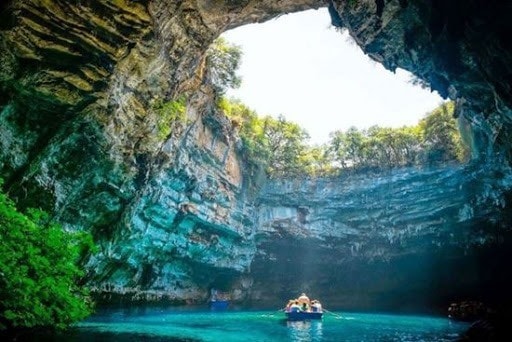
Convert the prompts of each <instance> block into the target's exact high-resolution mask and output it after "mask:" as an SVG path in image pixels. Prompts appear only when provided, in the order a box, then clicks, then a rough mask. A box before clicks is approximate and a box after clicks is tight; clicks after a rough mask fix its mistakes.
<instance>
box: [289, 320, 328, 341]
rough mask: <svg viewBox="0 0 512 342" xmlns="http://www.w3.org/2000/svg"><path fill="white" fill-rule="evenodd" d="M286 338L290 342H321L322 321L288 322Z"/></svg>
mask: <svg viewBox="0 0 512 342" xmlns="http://www.w3.org/2000/svg"><path fill="white" fill-rule="evenodd" d="M286 327H287V328H288V336H289V337H290V341H294V342H302V341H308V342H310V341H321V340H322V321H320V320H314V321H288V322H286Z"/></svg>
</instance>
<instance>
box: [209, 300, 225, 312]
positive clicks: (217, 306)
mask: <svg viewBox="0 0 512 342" xmlns="http://www.w3.org/2000/svg"><path fill="white" fill-rule="evenodd" d="M228 306H229V301H228V300H210V309H212V310H223V309H227V308H228Z"/></svg>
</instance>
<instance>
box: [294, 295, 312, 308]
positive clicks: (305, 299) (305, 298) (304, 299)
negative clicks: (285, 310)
mask: <svg viewBox="0 0 512 342" xmlns="http://www.w3.org/2000/svg"><path fill="white" fill-rule="evenodd" d="M297 300H298V301H299V305H303V304H304V303H306V305H307V306H309V305H310V304H311V303H310V301H309V298H308V296H306V294H305V293H302V294H301V295H300V297H299V298H298V299H297Z"/></svg>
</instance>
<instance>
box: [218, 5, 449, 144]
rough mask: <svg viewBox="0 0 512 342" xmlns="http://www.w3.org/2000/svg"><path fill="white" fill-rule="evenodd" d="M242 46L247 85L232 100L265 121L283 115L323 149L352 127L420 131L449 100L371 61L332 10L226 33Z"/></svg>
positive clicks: (401, 72)
mask: <svg viewBox="0 0 512 342" xmlns="http://www.w3.org/2000/svg"><path fill="white" fill-rule="evenodd" d="M223 37H224V38H226V39H227V40H228V41H229V42H231V43H234V44H237V45H239V46H241V48H242V50H243V57H242V64H241V67H240V70H239V74H240V75H241V76H242V85H241V87H240V88H239V89H236V90H230V91H229V92H228V93H227V95H228V96H232V97H236V98H238V99H240V100H242V102H243V103H245V104H246V105H247V106H249V107H250V108H252V109H254V110H256V112H257V113H258V114H259V115H262V116H263V115H272V116H275V117H277V116H278V115H280V114H282V115H284V117H285V118H286V119H287V120H290V121H293V122H296V123H298V124H299V125H300V126H302V127H303V128H305V129H306V130H307V131H308V133H309V134H310V136H311V140H310V142H311V143H312V144H321V143H325V142H327V141H328V139H329V133H330V132H332V131H335V130H340V129H341V130H346V129H348V128H349V127H351V126H355V127H358V128H368V127H370V126H373V125H379V126H383V127H384V126H385V127H401V126H404V125H415V124H416V123H417V122H418V121H419V120H420V119H421V118H422V117H424V116H425V114H426V113H428V112H429V111H431V110H433V109H434V108H436V107H437V106H438V105H439V104H440V103H442V101H443V99H442V98H441V97H440V96H439V95H438V94H437V93H436V92H434V93H432V92H430V90H428V89H422V88H420V87H419V86H414V85H412V84H410V82H409V80H410V78H411V74H410V73H408V72H406V71H404V70H400V69H399V70H397V72H396V73H393V72H391V71H388V70H386V69H384V67H383V66H381V65H380V64H378V63H376V62H374V61H372V60H371V59H370V58H369V57H368V56H366V55H365V54H364V53H363V52H362V50H361V49H360V48H359V47H358V46H357V45H356V44H355V42H353V41H351V39H350V37H349V36H348V35H347V34H346V33H341V32H339V31H336V30H335V29H334V28H333V27H332V26H331V25H330V17H329V14H328V12H327V9H325V8H324V9H320V10H309V11H305V12H300V13H294V14H287V15H283V16H281V17H279V18H277V19H273V20H271V21H267V22H265V23H263V24H251V25H246V26H242V27H239V28H236V29H234V30H230V31H227V32H225V33H224V34H223Z"/></svg>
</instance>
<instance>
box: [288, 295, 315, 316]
mask: <svg viewBox="0 0 512 342" xmlns="http://www.w3.org/2000/svg"><path fill="white" fill-rule="evenodd" d="M284 312H285V314H286V319H288V320H289V321H304V320H310V319H322V316H323V310H322V304H320V301H318V300H316V299H314V300H312V301H310V300H309V298H308V296H306V294H305V293H303V294H301V295H300V297H299V298H297V299H290V300H289V301H288V304H286V307H285V309H284Z"/></svg>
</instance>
